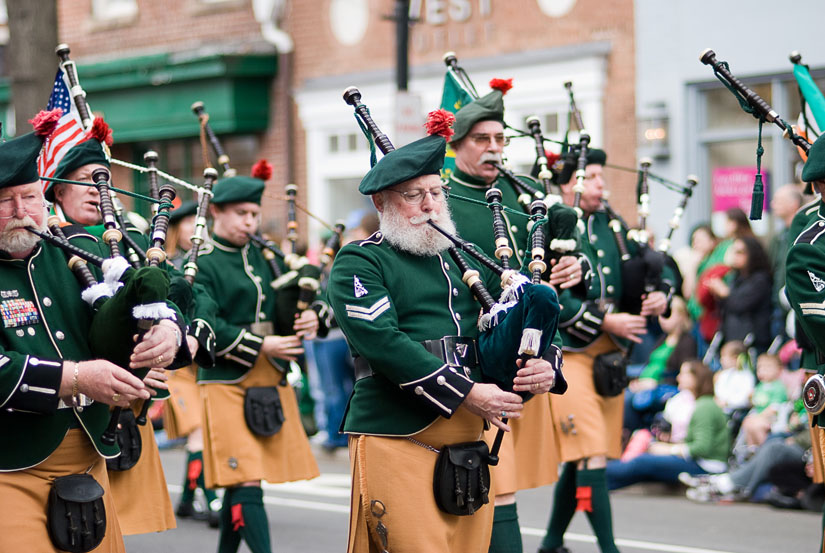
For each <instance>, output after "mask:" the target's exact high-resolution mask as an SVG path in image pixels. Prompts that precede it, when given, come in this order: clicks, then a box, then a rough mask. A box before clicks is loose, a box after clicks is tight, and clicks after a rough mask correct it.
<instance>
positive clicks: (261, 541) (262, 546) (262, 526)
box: [230, 486, 272, 553]
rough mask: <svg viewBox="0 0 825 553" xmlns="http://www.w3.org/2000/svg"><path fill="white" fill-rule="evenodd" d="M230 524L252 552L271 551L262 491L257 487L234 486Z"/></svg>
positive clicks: (264, 552)
mask: <svg viewBox="0 0 825 553" xmlns="http://www.w3.org/2000/svg"><path fill="white" fill-rule="evenodd" d="M230 503H231V507H230V509H231V513H232V525H233V527H234V528H235V529H236V530H237V531H238V532H239V533H240V535H241V537H242V538H243V540H244V541H245V542H246V545H248V546H249V549H250V551H252V553H272V545H271V544H270V541H269V521H268V520H267V518H266V510H264V491H263V490H262V489H261V488H258V487H247V486H245V487H242V488H235V490H234V491H233V492H232V500H231V501H230Z"/></svg>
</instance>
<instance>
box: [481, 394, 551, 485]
mask: <svg viewBox="0 0 825 553" xmlns="http://www.w3.org/2000/svg"><path fill="white" fill-rule="evenodd" d="M508 424H509V425H510V428H511V429H512V432H505V433H504V439H503V440H502V441H501V449H500V450H499V463H498V465H496V466H495V467H491V468H490V471H491V473H492V479H493V480H495V483H496V493H497V494H499V495H504V494H509V493H515V492H517V491H518V490H529V489H532V488H538V487H539V486H546V485H547V484H552V483H553V482H555V481H556V480H558V479H559V467H558V465H559V462H560V459H561V454H560V451H559V440H558V437H557V435H556V430H555V428H554V427H553V414H552V409H551V406H550V400H549V399H548V398H547V396H546V395H540V396H536V397H534V398H532V399H531V400H530V401H528V402H527V403H525V404H524V410H523V411H522V412H521V418H519V419H515V420H511V421H510V422H509V423H508ZM497 432H498V429H497V428H495V427H493V428H490V430H488V431H487V432H485V434H484V440H485V441H486V442H487V443H488V444H489V445H490V447H491V448H492V446H493V440H495V437H496V433H497Z"/></svg>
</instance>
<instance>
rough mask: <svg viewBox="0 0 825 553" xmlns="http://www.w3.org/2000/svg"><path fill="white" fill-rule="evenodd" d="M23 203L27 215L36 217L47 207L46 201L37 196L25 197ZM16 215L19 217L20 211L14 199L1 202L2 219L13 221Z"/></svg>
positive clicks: (10, 198)
mask: <svg viewBox="0 0 825 553" xmlns="http://www.w3.org/2000/svg"><path fill="white" fill-rule="evenodd" d="M21 202H22V204H23V211H24V212H25V213H26V215H36V214H37V212H38V211H39V210H41V209H44V208H45V207H46V201H45V200H44V199H43V197H42V196H39V195H37V194H30V195H27V196H23V197H22V198H21ZM15 215H18V211H17V205H16V204H15V201H14V198H12V197H9V198H3V199H2V200H0V219H11V218H12V217H14V216H15Z"/></svg>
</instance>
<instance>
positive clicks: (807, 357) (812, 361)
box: [785, 198, 820, 370]
mask: <svg viewBox="0 0 825 553" xmlns="http://www.w3.org/2000/svg"><path fill="white" fill-rule="evenodd" d="M819 202H820V200H819V198H816V199H815V200H813V201H810V202H808V203H807V204H805V205H803V206H802V207H800V208H799V209H798V210H797V212H796V215H794V218H793V220H792V221H791V225H790V226H789V227H788V233H787V235H786V237H787V239H788V244H787V247H786V250H785V251H786V254H785V257H786V260H787V251H788V250H789V249H790V247H791V246H792V245H793V243H794V242H795V241H796V239H797V237H798V236H799V235H800V234H802V231H803V230H805V229H806V228H807V227H808V226H809V225H810V224H811V223H812V222H813V221H814V220H815V219H817V216H818V213H819ZM787 270H788V268H787V266H786V267H785V272H786V274H787ZM785 290H786V291H787V288H785ZM786 296H787V292H786ZM794 322H795V326H796V329H795V334H796V335H795V339H796V344H797V345H798V346H799V347H800V348H801V349H802V356H801V366H802V368H804V369H809V370H817V362H816V351H815V350H814V346H813V343H812V342H811V340H810V339H809V338H808V337H807V336H806V335H805V331H804V330H803V329H802V326H801V325H800V323H799V318H798V317H795V318H794Z"/></svg>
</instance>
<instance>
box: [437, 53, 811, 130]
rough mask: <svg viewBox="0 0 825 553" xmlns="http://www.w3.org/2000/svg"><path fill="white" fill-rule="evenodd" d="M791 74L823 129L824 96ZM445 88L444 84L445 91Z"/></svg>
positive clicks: (805, 78) (797, 67) (805, 76)
mask: <svg viewBox="0 0 825 553" xmlns="http://www.w3.org/2000/svg"><path fill="white" fill-rule="evenodd" d="M793 76H794V77H796V83H797V85H799V90H801V91H802V96H804V97H805V102H807V103H808V107H809V108H810V109H811V113H812V114H813V116H814V120H816V125H817V126H818V127H819V130H820V131H825V97H823V95H822V91H821V90H819V87H818V86H817V85H816V83H815V82H814V80H813V78H811V73H810V72H809V71H808V68H807V67H806V66H804V65H802V64H801V63H797V64H794V66H793ZM446 90H447V88H446V86H445V87H444V91H445V93H446ZM442 103H443V102H442Z"/></svg>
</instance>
